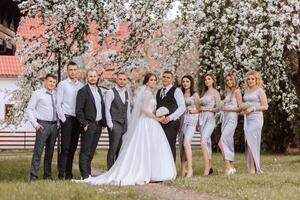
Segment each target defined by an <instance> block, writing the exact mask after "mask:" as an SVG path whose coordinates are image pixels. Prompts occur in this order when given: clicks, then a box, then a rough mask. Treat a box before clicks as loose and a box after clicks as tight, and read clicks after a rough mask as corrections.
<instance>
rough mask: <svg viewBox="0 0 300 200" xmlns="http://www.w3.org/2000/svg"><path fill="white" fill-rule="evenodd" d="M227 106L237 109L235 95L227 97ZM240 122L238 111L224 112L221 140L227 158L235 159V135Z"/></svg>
mask: <svg viewBox="0 0 300 200" xmlns="http://www.w3.org/2000/svg"><path fill="white" fill-rule="evenodd" d="M225 102H226V104H225V107H226V108H229V109H237V107H238V105H237V101H236V98H235V96H234V95H232V96H231V95H227V96H226V97H225ZM237 122H238V113H236V112H222V126H221V132H222V134H221V138H220V142H221V143H222V146H223V151H224V157H225V160H229V161H234V140H233V135H234V132H235V129H236V126H237Z"/></svg>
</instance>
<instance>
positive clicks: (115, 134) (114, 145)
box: [107, 122, 126, 169]
mask: <svg viewBox="0 0 300 200" xmlns="http://www.w3.org/2000/svg"><path fill="white" fill-rule="evenodd" d="M125 132H126V126H125V125H124V124H120V123H117V122H113V128H112V130H111V129H109V128H108V135H109V149H108V152H107V169H110V168H111V167H112V166H113V164H114V163H115V161H116V159H117V158H118V155H119V151H120V148H121V146H122V136H123V135H124V133H125Z"/></svg>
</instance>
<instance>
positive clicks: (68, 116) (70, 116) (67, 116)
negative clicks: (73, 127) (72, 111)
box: [65, 114, 76, 118]
mask: <svg viewBox="0 0 300 200" xmlns="http://www.w3.org/2000/svg"><path fill="white" fill-rule="evenodd" d="M65 116H66V118H76V117H75V116H72V115H67V114H65Z"/></svg>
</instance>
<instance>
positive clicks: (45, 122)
mask: <svg viewBox="0 0 300 200" xmlns="http://www.w3.org/2000/svg"><path fill="white" fill-rule="evenodd" d="M37 122H38V123H43V124H56V123H57V121H46V120H39V119H38V120H37Z"/></svg>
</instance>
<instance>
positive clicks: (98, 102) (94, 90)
mask: <svg viewBox="0 0 300 200" xmlns="http://www.w3.org/2000/svg"><path fill="white" fill-rule="evenodd" d="M89 87H90V89H91V91H92V94H93V96H94V99H95V104H96V121H100V120H101V119H102V109H101V97H100V94H99V92H98V90H100V89H99V88H98V87H97V86H92V85H90V84H89Z"/></svg>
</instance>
